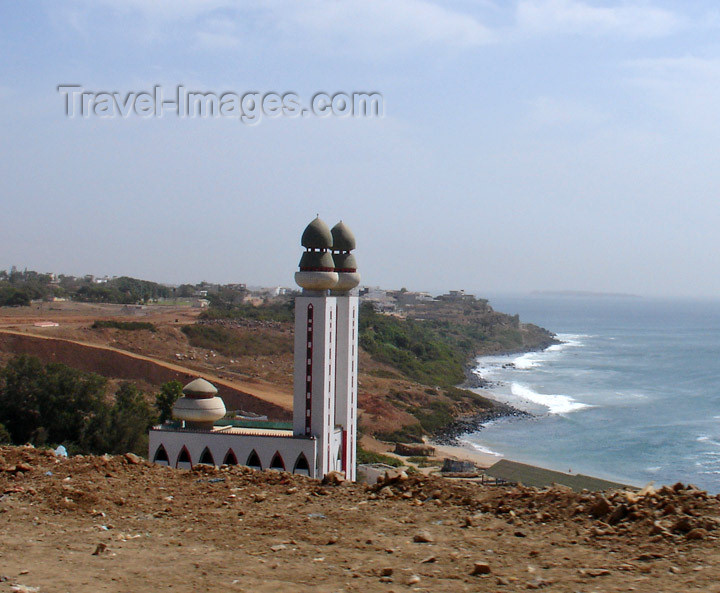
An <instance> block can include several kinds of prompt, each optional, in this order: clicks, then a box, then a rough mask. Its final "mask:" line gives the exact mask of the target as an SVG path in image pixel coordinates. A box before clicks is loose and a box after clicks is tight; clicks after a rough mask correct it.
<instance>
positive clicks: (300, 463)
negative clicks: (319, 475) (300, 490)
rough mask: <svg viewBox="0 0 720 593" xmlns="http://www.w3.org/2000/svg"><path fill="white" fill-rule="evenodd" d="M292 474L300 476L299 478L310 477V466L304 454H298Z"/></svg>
mask: <svg viewBox="0 0 720 593" xmlns="http://www.w3.org/2000/svg"><path fill="white" fill-rule="evenodd" d="M293 473H294V474H300V475H301V476H309V475H310V465H309V464H308V460H307V457H305V453H300V455H298V458H297V461H296V462H295V468H294V469H293Z"/></svg>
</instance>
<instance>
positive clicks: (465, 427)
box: [433, 332, 562, 446]
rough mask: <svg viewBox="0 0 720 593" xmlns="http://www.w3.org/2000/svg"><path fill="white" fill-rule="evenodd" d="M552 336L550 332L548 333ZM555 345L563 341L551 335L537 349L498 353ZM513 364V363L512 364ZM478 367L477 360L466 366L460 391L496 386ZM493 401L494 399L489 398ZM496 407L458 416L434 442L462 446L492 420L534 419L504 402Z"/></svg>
mask: <svg viewBox="0 0 720 593" xmlns="http://www.w3.org/2000/svg"><path fill="white" fill-rule="evenodd" d="M548 333H549V334H550V332H548ZM555 344H562V341H561V340H558V339H557V337H556V336H555V334H550V336H549V337H548V339H547V340H545V341H543V342H542V343H541V344H540V345H539V346H538V347H536V348H527V349H524V350H514V351H510V352H498V353H497V354H498V355H505V354H507V355H512V354H520V353H524V352H543V351H544V350H546V349H547V348H549V347H550V346H553V345H555ZM510 364H512V363H510ZM476 366H477V363H476V359H475V358H473V359H472V360H470V361H468V362H467V364H466V365H465V367H464V369H463V372H464V373H465V381H464V382H463V383H462V384H460V385H458V387H459V388H460V389H491V388H492V387H494V386H495V385H496V383H495V382H493V381H488V380H487V379H484V378H483V377H481V376H480V375H478V374H477V373H476V372H475V368H476ZM489 399H492V398H489ZM494 403H495V405H494V406H493V408H492V409H483V410H481V411H479V412H478V413H476V414H465V415H462V416H458V417H457V418H456V419H455V420H454V421H453V422H451V423H450V424H448V425H446V426H444V427H443V428H442V429H440V430H439V431H437V433H436V434H434V435H433V441H435V442H436V443H438V444H440V445H451V446H458V445H460V444H461V443H460V439H462V437H463V436H465V435H467V434H470V433H474V432H479V431H480V430H482V428H483V425H485V424H486V423H487V422H490V421H492V420H498V419H500V418H532V417H533V414H531V413H530V412H526V411H524V410H520V409H518V408H516V407H514V406H511V405H509V404H505V403H502V402H497V401H495V402H494Z"/></svg>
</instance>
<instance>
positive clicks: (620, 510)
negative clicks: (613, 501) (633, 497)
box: [607, 504, 628, 525]
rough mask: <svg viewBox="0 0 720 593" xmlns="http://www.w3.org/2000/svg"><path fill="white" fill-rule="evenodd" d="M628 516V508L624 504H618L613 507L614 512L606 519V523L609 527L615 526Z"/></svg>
mask: <svg viewBox="0 0 720 593" xmlns="http://www.w3.org/2000/svg"><path fill="white" fill-rule="evenodd" d="M627 514H628V508H627V507H626V506H625V505H624V504H620V505H618V506H617V507H615V510H614V511H613V512H612V513H610V516H609V517H608V518H607V522H608V524H610V525H616V524H617V523H619V522H620V521H622V520H623V519H624V518H625V517H626V516H627Z"/></svg>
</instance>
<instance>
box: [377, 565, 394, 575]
mask: <svg viewBox="0 0 720 593" xmlns="http://www.w3.org/2000/svg"><path fill="white" fill-rule="evenodd" d="M393 572H394V571H393V569H392V568H391V567H389V566H386V567H385V568H381V569H380V576H381V577H391V576H392V573H393Z"/></svg>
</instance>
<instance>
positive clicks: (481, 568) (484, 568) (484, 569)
mask: <svg viewBox="0 0 720 593" xmlns="http://www.w3.org/2000/svg"><path fill="white" fill-rule="evenodd" d="M491 572H492V570H490V565H489V564H488V563H487V562H476V563H475V564H474V566H473V569H472V570H471V571H470V574H471V575H478V574H490V573H491Z"/></svg>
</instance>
